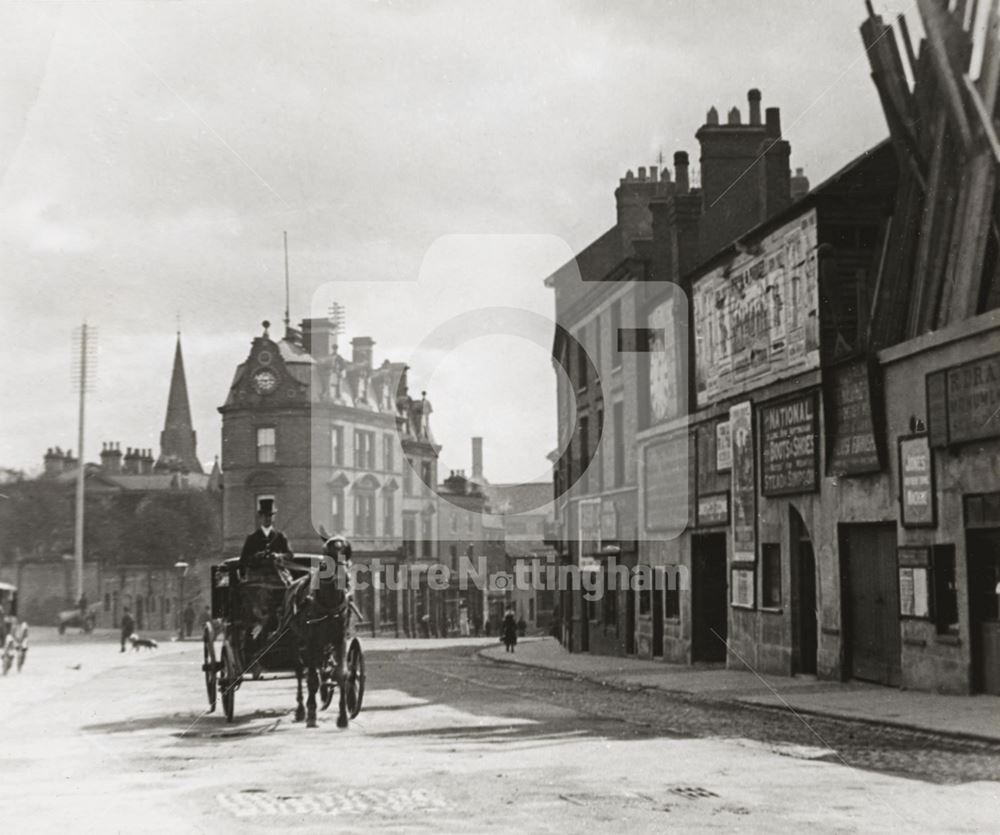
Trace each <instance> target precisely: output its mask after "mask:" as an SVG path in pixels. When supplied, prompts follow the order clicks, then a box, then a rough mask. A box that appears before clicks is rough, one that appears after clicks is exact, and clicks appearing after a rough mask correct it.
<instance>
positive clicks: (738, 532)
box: [729, 401, 757, 562]
mask: <svg viewBox="0 0 1000 835" xmlns="http://www.w3.org/2000/svg"><path fill="white" fill-rule="evenodd" d="M729 428H730V433H731V435H732V442H733V467H732V484H733V487H732V497H731V503H732V514H731V515H732V524H733V561H734V562H740V561H746V562H752V561H754V560H755V559H756V558H757V503H756V495H755V489H754V481H755V478H754V445H753V406H752V405H751V403H750V401H746V402H745V403H737V404H736V405H735V406H731V407H730V409H729Z"/></svg>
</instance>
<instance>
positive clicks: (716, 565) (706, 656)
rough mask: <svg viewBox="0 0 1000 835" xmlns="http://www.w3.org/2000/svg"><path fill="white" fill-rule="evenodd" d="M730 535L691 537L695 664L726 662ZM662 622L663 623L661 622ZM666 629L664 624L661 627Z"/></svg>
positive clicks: (692, 633)
mask: <svg viewBox="0 0 1000 835" xmlns="http://www.w3.org/2000/svg"><path fill="white" fill-rule="evenodd" d="M727 590H728V583H727V582H726V535H725V534H724V533H707V534H696V535H693V536H692V537H691V660H692V661H725V660H726V641H727V640H728V637H729V629H728V615H729V600H728V597H727ZM661 621H662V619H661ZM660 628H661V630H662V628H663V626H662V622H661V626H660Z"/></svg>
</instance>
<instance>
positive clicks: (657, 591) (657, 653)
mask: <svg viewBox="0 0 1000 835" xmlns="http://www.w3.org/2000/svg"><path fill="white" fill-rule="evenodd" d="M665 584H666V582H665V575H664V571H663V569H662V568H655V569H653V657H654V658H662V657H663V587H664V585H665Z"/></svg>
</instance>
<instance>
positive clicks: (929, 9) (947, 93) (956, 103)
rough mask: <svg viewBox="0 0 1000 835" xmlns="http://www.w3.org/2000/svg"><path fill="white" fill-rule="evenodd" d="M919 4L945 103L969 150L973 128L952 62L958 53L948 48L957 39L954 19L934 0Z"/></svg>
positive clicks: (922, 0) (918, 0) (962, 143)
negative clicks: (954, 30)
mask: <svg viewBox="0 0 1000 835" xmlns="http://www.w3.org/2000/svg"><path fill="white" fill-rule="evenodd" d="M917 8H918V9H919V10H920V16H921V18H922V19H923V22H924V31H925V32H926V33H927V43H928V44H929V46H930V50H931V58H932V59H933V62H934V68H935V70H936V72H937V80H938V83H939V84H940V86H941V91H942V94H943V98H944V101H945V104H946V105H947V107H948V112H949V113H950V115H951V119H952V123H953V124H954V127H955V130H956V132H957V135H958V139H959V143H960V145H961V148H962V150H964V151H968V150H970V149H971V147H972V129H971V127H970V126H969V119H968V117H967V115H966V112H965V105H964V102H963V97H962V91H961V89H960V88H959V84H958V80H957V77H956V72H955V70H956V67H955V65H954V64H953V60H958V59H959V56H954V58H953V57H952V55H951V54H950V52H949V49H948V43H949V41H954V39H955V36H954V33H953V32H952V29H951V27H952V26H953V25H954V24H953V21H952V20H951V18H950V16H949V15H948V13H947V12H946V11H945V10H943V9H942V8H941V7H940V6H939V5H938V3H937V2H935V0H917Z"/></svg>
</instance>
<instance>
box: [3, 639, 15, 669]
mask: <svg viewBox="0 0 1000 835" xmlns="http://www.w3.org/2000/svg"><path fill="white" fill-rule="evenodd" d="M13 664H14V638H13V636H11V635H8V636H7V640H6V641H4V644H3V674H4V675H7V673H9V672H10V668H11V666H12V665H13Z"/></svg>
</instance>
